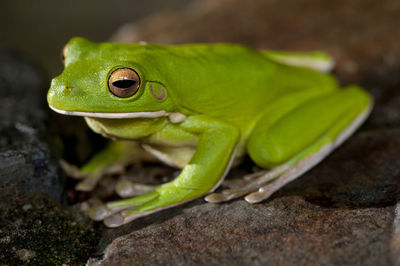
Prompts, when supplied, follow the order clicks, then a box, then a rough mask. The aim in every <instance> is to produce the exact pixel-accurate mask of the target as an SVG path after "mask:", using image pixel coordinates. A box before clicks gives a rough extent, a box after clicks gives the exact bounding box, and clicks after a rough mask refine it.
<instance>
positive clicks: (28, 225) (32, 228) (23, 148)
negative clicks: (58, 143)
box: [0, 50, 98, 265]
mask: <svg viewBox="0 0 400 266" xmlns="http://www.w3.org/2000/svg"><path fill="white" fill-rule="evenodd" d="M45 86H46V87H47V85H45V84H44V82H43V75H42V73H41V72H40V71H39V70H38V67H37V66H35V65H33V64H32V63H30V62H28V61H27V60H26V59H25V58H23V57H22V56H20V55H18V54H16V53H13V52H10V51H5V50H0V264H2V265H22V264H30V265H55V264H57V265H61V264H63V263H68V264H78V263H83V262H85V261H86V260H87V259H88V257H89V255H88V254H89V253H90V252H91V251H92V250H93V249H94V246H95V245H96V243H97V239H98V232H96V231H95V230H94V228H93V227H92V226H93V224H92V222H90V221H88V219H87V218H83V217H82V215H79V214H80V212H79V211H77V210H67V209H65V208H62V207H61V205H60V204H59V201H60V200H61V199H62V192H63V187H64V178H65V177H64V176H63V175H61V174H59V171H58V167H57V163H56V160H55V159H54V158H53V156H52V155H51V153H50V149H49V145H48V144H47V142H46V141H45V133H46V125H45V122H46V121H45V120H46V117H47V115H46V111H45V110H46V109H45V105H44V101H43V99H44V98H45V89H44V87H45Z"/></svg>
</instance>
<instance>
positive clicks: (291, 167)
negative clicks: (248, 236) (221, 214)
mask: <svg viewBox="0 0 400 266" xmlns="http://www.w3.org/2000/svg"><path fill="white" fill-rule="evenodd" d="M371 107H372V100H371V98H370V97H369V95H368V94H367V93H365V92H363V91H362V90H361V89H359V88H358V87H356V86H351V87H349V88H347V89H344V90H340V91H338V92H336V93H334V94H330V95H329V96H323V97H321V98H318V99H316V100H312V101H310V102H306V103H305V104H304V105H303V106H300V107H299V108H296V109H295V110H294V111H292V112H290V113H288V114H286V115H284V116H283V117H282V118H281V119H280V120H279V121H278V122H277V123H275V124H274V125H272V126H269V127H268V129H267V130H266V134H261V135H260V134H256V135H255V136H254V138H253V139H252V140H249V141H252V143H251V142H250V143H249V144H250V145H248V151H249V153H250V156H252V158H253V159H254V161H256V162H257V163H258V164H259V165H261V166H264V167H268V166H274V165H277V166H275V167H273V168H272V169H271V170H269V171H262V172H261V174H258V173H255V174H254V175H255V177H254V178H253V179H254V180H252V181H250V182H249V183H248V184H247V185H245V186H244V187H243V188H233V189H227V190H224V191H222V192H221V193H213V194H210V195H208V196H207V197H206V200H207V201H209V202H213V203H216V202H222V201H228V200H231V199H234V198H238V197H241V196H244V195H247V196H246V197H245V199H246V201H248V202H250V203H257V202H260V201H262V200H265V199H267V198H268V197H269V196H270V195H272V194H273V193H274V192H275V191H277V190H279V189H280V188H281V187H283V186H284V185H286V184H287V183H289V182H291V181H293V180H295V179H296V178H297V177H299V176H301V175H302V174H304V173H305V172H306V171H308V170H309V169H311V168H312V167H313V166H315V165H316V164H318V163H319V162H320V161H322V160H323V159H324V158H325V157H326V156H328V155H329V154H330V153H331V152H332V151H333V150H334V149H335V148H336V147H338V146H339V145H340V144H341V143H343V142H344V141H345V140H346V139H347V138H348V137H349V136H350V135H351V134H352V133H353V132H354V131H355V130H356V129H357V128H358V127H359V126H360V125H361V124H362V123H363V121H364V120H365V119H366V118H367V117H368V114H369V113H370V111H371ZM293 119H294V120H298V121H301V122H302V123H305V125H306V126H307V127H308V129H306V128H302V126H298V125H297V127H293V121H294V120H293ZM260 122H261V123H262V122H263V121H262V120H261V121H260ZM262 127H263V126H261V129H265V127H264V128H262ZM296 132H297V134H300V133H306V134H308V135H311V136H306V135H302V136H301V140H303V141H304V140H310V144H308V145H306V146H305V147H300V146H301V145H298V144H302V143H304V142H302V143H301V142H298V143H296V139H295V136H294V135H292V134H294V133H296ZM299 132H300V133H299ZM277 133H278V135H276V134H277ZM275 137H278V138H275ZM257 138H258V139H257ZM260 141H261V142H260ZM263 143H267V144H268V145H267V146H265V145H263ZM285 143H286V144H287V143H291V145H290V147H291V148H292V147H295V148H296V146H297V149H295V150H290V149H287V147H285V145H284V144H285ZM306 144H307V142H306ZM296 151H297V152H296ZM293 153H295V155H294V156H290V154H293ZM287 157H289V158H288V159H286V158H287ZM257 175H258V176H257ZM257 190H258V191H257ZM255 191H256V192H255Z"/></svg>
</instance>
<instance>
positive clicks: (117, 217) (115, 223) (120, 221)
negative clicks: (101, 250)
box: [103, 211, 154, 228]
mask: <svg viewBox="0 0 400 266" xmlns="http://www.w3.org/2000/svg"><path fill="white" fill-rule="evenodd" d="M153 212H154V211H148V212H140V213H133V214H127V212H120V213H116V214H114V215H112V216H109V217H107V218H106V219H104V221H103V223H104V225H105V226H107V227H110V228H115V227H119V226H121V225H124V224H127V223H130V222H132V221H133V220H135V219H137V218H140V217H143V216H146V215H149V214H151V213H153Z"/></svg>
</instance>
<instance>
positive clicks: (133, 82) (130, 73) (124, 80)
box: [108, 68, 140, 98]
mask: <svg viewBox="0 0 400 266" xmlns="http://www.w3.org/2000/svg"><path fill="white" fill-rule="evenodd" d="M139 86H140V78H139V75H138V74H137V73H136V72H135V71H134V70H133V69H130V68H118V69H116V70H114V71H113V72H112V73H111V75H110V77H109V78H108V88H109V89H110V91H111V93H112V94H114V95H115V96H117V97H120V98H127V97H131V96H132V95H134V94H135V93H136V92H137V91H138V89H139Z"/></svg>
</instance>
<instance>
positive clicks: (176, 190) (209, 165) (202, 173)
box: [91, 116, 239, 227]
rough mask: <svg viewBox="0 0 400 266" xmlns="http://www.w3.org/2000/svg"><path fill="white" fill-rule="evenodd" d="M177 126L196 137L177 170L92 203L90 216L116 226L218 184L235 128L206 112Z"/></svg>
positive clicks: (235, 136) (230, 152)
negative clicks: (150, 184) (127, 193)
mask: <svg viewBox="0 0 400 266" xmlns="http://www.w3.org/2000/svg"><path fill="white" fill-rule="evenodd" d="M180 127H181V128H182V129H184V130H186V131H188V132H190V133H192V134H195V135H197V136H198V138H199V140H198V143H197V148H196V151H195V153H194V155H193V157H192V159H191V160H190V162H189V163H188V164H187V165H186V166H185V167H184V168H183V170H182V172H181V174H180V175H179V176H178V177H177V178H176V179H175V180H173V181H171V182H168V183H166V184H163V185H161V186H159V187H158V188H157V189H156V190H155V191H153V192H150V193H147V194H144V195H141V196H138V197H134V198H131V199H126V200H121V201H117V202H112V203H108V204H106V205H105V206H103V207H101V206H97V207H94V209H92V210H91V214H92V215H91V216H92V218H94V219H95V220H103V219H104V223H105V224H106V225H107V226H109V227H117V226H120V225H122V224H125V223H128V222H130V221H132V220H134V219H136V218H138V217H142V216H145V215H147V214H150V213H153V212H156V211H158V210H161V209H165V208H169V207H173V206H175V205H178V204H181V203H183V202H186V201H189V200H192V199H195V198H198V197H200V196H202V195H204V194H206V193H207V192H209V191H211V190H213V189H214V188H215V187H217V186H218V185H219V183H220V182H221V181H222V179H223V177H224V176H225V174H226V172H227V170H228V169H229V167H230V164H231V162H232V158H233V157H234V151H235V147H236V145H237V143H238V139H239V130H238V129H237V128H236V127H234V126H232V125H230V124H227V123H224V122H221V121H218V120H215V119H212V118H209V117H206V116H191V117H188V118H187V119H186V120H185V121H184V122H182V123H181V124H180ZM115 212H119V213H116V214H115Z"/></svg>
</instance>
